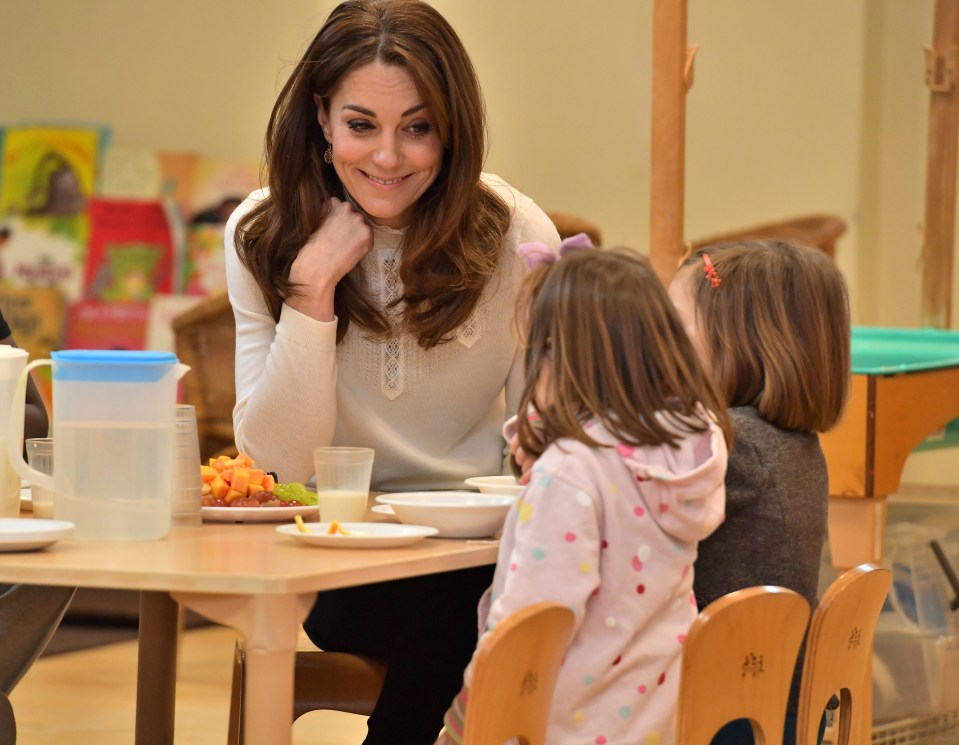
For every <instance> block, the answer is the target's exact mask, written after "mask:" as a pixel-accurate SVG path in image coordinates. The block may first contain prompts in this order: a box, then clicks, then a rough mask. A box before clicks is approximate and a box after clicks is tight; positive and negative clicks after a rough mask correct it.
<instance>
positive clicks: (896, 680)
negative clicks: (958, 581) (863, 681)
mask: <svg viewBox="0 0 959 745" xmlns="http://www.w3.org/2000/svg"><path fill="white" fill-rule="evenodd" d="M890 508H891V511H890V512H891V514H890V520H891V521H892V522H891V524H890V525H889V526H888V528H887V558H886V562H885V563H886V564H887V565H888V566H890V568H891V569H892V572H893V585H892V588H891V590H890V592H889V597H888V598H887V600H886V603H885V605H884V606H883V610H882V613H881V614H880V617H879V620H878V623H877V625H876V634H875V639H874V658H873V718H874V720H875V721H876V722H888V721H892V720H898V719H908V718H914V717H933V716H937V715H941V714H945V713H947V712H952V711H957V710H959V627H957V622H956V614H955V612H954V611H952V610H951V608H950V603H951V601H952V598H953V591H952V588H951V586H950V584H949V582H948V580H947V578H946V574H945V573H944V572H943V570H942V567H941V566H940V564H939V562H938V561H937V559H936V556H935V554H934V553H933V550H932V548H931V546H930V542H931V541H933V540H936V541H938V542H939V544H940V546H941V547H942V549H943V551H944V553H945V555H946V557H947V558H948V560H949V561H950V562H951V563H952V564H953V566H959V563H957V560H959V540H957V538H959V529H957V528H950V523H952V524H953V525H955V523H954V522H953V518H954V517H955V515H956V512H955V510H954V509H951V508H949V507H946V506H942V507H939V506H936V505H930V506H926V507H924V508H923V507H919V506H917V505H907V506H905V509H906V510H907V511H908V512H909V513H910V514H911V516H912V517H915V518H920V520H921V521H920V522H895V517H896V512H897V510H896V509H895V507H894V501H893V502H890ZM900 511H901V510H900Z"/></svg>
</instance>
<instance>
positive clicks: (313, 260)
mask: <svg viewBox="0 0 959 745" xmlns="http://www.w3.org/2000/svg"><path fill="white" fill-rule="evenodd" d="M372 247H373V231H372V230H371V229H370V226H369V224H368V223H367V221H366V217H365V216H364V215H363V214H361V213H360V212H358V211H357V210H355V209H354V208H353V207H352V206H351V205H350V204H348V203H346V202H343V201H341V200H339V199H336V198H335V197H334V198H331V199H330V206H329V212H328V213H327V215H326V218H325V219H324V220H323V224H322V225H320V227H319V228H317V229H316V230H315V231H314V232H313V234H312V235H311V236H310V237H309V239H308V240H307V241H306V243H305V244H304V246H303V248H301V249H300V252H299V254H297V257H296V259H294V260H293V265H292V266H291V267H290V282H292V283H294V284H296V285H298V286H299V293H297V294H294V295H291V296H290V297H288V298H287V299H286V304H287V305H289V306H290V307H291V308H293V309H294V310H297V311H299V312H300V313H303V314H304V315H307V316H310V318H314V319H316V320H317V321H332V320H333V292H334V290H335V289H336V283H337V282H339V281H340V280H341V279H343V277H345V276H346V275H347V274H348V273H349V272H350V270H351V269H353V267H355V266H356V265H357V264H358V263H360V260H361V259H362V258H363V257H364V256H366V254H367V253H369V251H370V249H371V248H372Z"/></svg>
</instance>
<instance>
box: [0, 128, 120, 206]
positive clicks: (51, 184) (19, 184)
mask: <svg viewBox="0 0 959 745" xmlns="http://www.w3.org/2000/svg"><path fill="white" fill-rule="evenodd" d="M104 136H105V131H104V130H103V129H97V128H93V127H90V128H71V127H52V126H51V127H43V126H35V127H32V126H22V127H20V126H18V127H8V128H6V131H5V133H4V137H3V158H2V162H3V167H2V170H0V214H3V215H7V214H15V215H23V216H39V215H43V216H73V215H79V214H82V213H83V211H84V209H85V208H86V203H87V200H88V199H89V198H90V197H92V196H93V194H94V193H95V192H96V183H97V176H98V173H97V170H98V169H97V165H98V162H99V157H100V145H101V141H102V139H103V138H104Z"/></svg>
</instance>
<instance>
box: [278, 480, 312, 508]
mask: <svg viewBox="0 0 959 745" xmlns="http://www.w3.org/2000/svg"><path fill="white" fill-rule="evenodd" d="M273 494H274V496H277V497H279V498H280V499H282V500H283V501H284V502H289V501H291V500H294V499H295V500H296V501H297V502H299V503H300V504H310V505H312V504H316V492H311V491H309V490H308V489H307V488H306V487H305V486H303V484H298V483H291V484H277V485H276V486H274V487H273Z"/></svg>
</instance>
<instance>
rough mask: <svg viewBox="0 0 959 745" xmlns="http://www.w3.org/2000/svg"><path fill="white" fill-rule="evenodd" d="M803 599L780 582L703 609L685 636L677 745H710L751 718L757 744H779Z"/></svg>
mask: <svg viewBox="0 0 959 745" xmlns="http://www.w3.org/2000/svg"><path fill="white" fill-rule="evenodd" d="M808 620H809V603H807V602H806V599H805V598H804V597H803V596H802V595H799V594H798V593H796V592H793V591H792V590H788V589H786V588H783V587H773V586H762V587H749V588H746V589H744V590H737V591H735V592H732V593H730V594H729V595H724V596H723V597H721V598H719V599H717V600H715V601H713V602H712V603H710V604H709V605H708V606H706V607H705V608H703V609H702V610H701V611H700V613H699V615H698V616H697V617H696V620H695V621H693V624H692V626H690V628H689V633H688V634H687V635H686V643H685V645H684V648H683V662H682V674H681V677H680V681H679V706H678V709H677V719H676V742H677V743H682V744H683V745H708V743H709V742H710V741H711V740H712V739H713V736H714V735H715V734H716V732H717V731H718V730H719V729H720V728H721V727H722V726H723V725H724V724H726V723H727V722H730V721H732V720H734V719H749V720H750V722H751V724H752V726H753V733H754V736H755V742H756V745H769V744H771V743H781V742H782V733H783V726H784V725H785V721H786V705H787V703H788V700H789V688H790V683H791V682H792V677H793V671H794V670H795V667H796V659H797V657H798V656H799V648H800V645H801V644H802V640H803V634H804V633H805V631H806V623H807V622H808Z"/></svg>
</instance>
